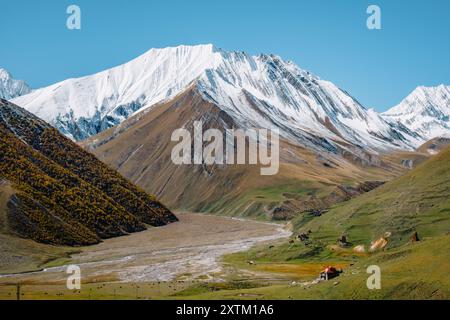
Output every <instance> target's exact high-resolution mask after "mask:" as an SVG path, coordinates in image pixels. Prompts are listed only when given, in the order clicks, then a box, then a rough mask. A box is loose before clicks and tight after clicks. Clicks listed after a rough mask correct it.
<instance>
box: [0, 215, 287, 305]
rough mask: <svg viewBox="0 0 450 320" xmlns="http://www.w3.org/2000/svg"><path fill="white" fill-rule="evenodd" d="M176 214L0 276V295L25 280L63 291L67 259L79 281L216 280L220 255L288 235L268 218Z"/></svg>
mask: <svg viewBox="0 0 450 320" xmlns="http://www.w3.org/2000/svg"><path fill="white" fill-rule="evenodd" d="M177 216H178V217H179V219H180V221H179V222H177V223H172V224H169V225H167V226H164V227H159V228H150V229H148V230H146V231H143V232H139V233H134V234H131V235H128V236H125V237H118V238H113V239H108V240H105V241H104V242H102V243H100V244H98V245H95V246H90V247H82V248H79V250H78V251H79V252H78V253H75V254H73V255H71V256H70V258H69V257H67V256H66V257H63V258H60V259H56V260H53V261H51V262H49V263H47V264H44V265H42V266H41V268H42V269H43V270H41V271H34V272H33V271H31V272H28V273H22V274H9V275H8V274H3V275H0V299H1V298H8V297H9V296H11V295H10V290H11V288H12V289H13V290H15V289H16V288H15V284H17V283H20V284H21V285H22V293H24V294H26V292H27V289H26V286H30V285H32V287H33V290H37V292H39V291H42V292H41V293H42V294H44V292H46V290H47V289H43V288H46V287H47V286H57V287H62V289H58V290H62V291H64V285H65V283H66V279H67V274H66V269H67V265H69V264H75V265H78V266H79V267H80V268H81V272H82V282H83V284H92V283H100V282H102V283H104V282H108V283H113V282H114V283H119V284H121V286H122V287H124V286H125V287H127V286H128V284H129V283H133V284H136V285H139V284H140V285H145V283H152V282H153V283H156V282H166V283H181V282H185V283H190V282H195V281H205V280H210V281H219V282H222V281H225V279H226V278H227V277H228V271H227V270H224V269H223V268H222V265H221V263H220V262H219V260H220V258H221V257H222V256H223V255H225V254H230V253H235V252H239V251H243V250H248V249H250V248H251V247H252V246H254V245H255V244H257V243H261V242H266V241H270V240H276V239H280V238H285V237H288V236H289V235H290V234H291V232H290V231H288V230H286V229H285V228H284V227H285V226H284V225H279V224H273V223H264V222H255V221H249V220H240V219H236V218H229V217H219V216H211V215H204V214H194V213H180V214H177ZM20 270H22V269H20ZM61 285H62V286H61ZM183 287H184V286H183ZM39 288H41V289H42V290H40V289H39ZM33 290H31V291H33ZM47 291H48V290H47ZM65 291H67V289H66V290H65ZM5 295H6V296H5ZM14 297H15V296H14Z"/></svg>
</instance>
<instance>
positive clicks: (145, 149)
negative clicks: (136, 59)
mask: <svg viewBox="0 0 450 320" xmlns="http://www.w3.org/2000/svg"><path fill="white" fill-rule="evenodd" d="M199 120H201V121H203V129H204V130H206V129H209V128H216V129H219V130H220V131H221V132H224V130H225V129H226V128H239V126H238V125H237V124H236V123H235V122H234V121H233V119H232V118H231V117H230V116H229V115H228V114H226V113H225V112H223V111H222V110H221V109H220V108H218V107H217V106H216V105H214V104H212V103H210V102H207V101H205V100H204V99H203V97H202V96H201V94H199V93H198V92H197V91H196V89H194V88H191V89H189V90H187V91H185V92H184V93H182V94H180V95H179V96H177V97H176V98H175V99H173V100H171V101H168V102H166V103H164V104H159V105H155V106H153V107H151V108H149V109H147V110H144V111H143V112H141V113H139V114H137V115H135V116H134V117H132V118H129V119H128V120H126V121H125V122H123V123H121V124H120V125H118V126H116V127H113V128H111V129H109V130H106V131H104V132H102V133H101V134H99V135H96V136H94V137H91V138H90V139H88V140H86V141H84V142H83V143H82V146H84V147H85V148H87V149H88V150H90V151H92V152H93V153H94V154H95V155H97V156H98V157H99V158H100V159H101V160H103V161H104V162H105V163H107V164H110V165H111V166H112V167H113V168H116V169H117V170H118V171H119V172H120V173H121V174H123V175H124V176H125V177H127V178H129V179H130V180H131V181H133V182H135V183H136V184H137V185H139V186H141V187H142V188H143V189H144V190H146V191H148V192H151V193H153V194H156V195H157V196H158V197H160V198H161V199H162V200H163V201H164V202H165V203H166V204H167V205H169V206H170V207H172V208H178V209H184V210H194V211H206V212H215V213H226V214H236V215H249V214H261V213H265V214H267V215H270V216H271V215H272V213H273V210H274V208H276V207H277V206H278V205H279V204H280V203H283V202H286V201H289V200H290V199H291V198H292V197H298V196H299V195H300V196H301V195H316V196H318V197H320V196H323V195H326V194H328V193H331V192H333V190H335V188H336V186H339V185H341V184H345V185H354V184H357V183H358V182H363V181H366V180H389V179H390V178H392V177H394V176H396V175H398V174H399V173H400V172H403V171H404V170H405V167H404V166H402V165H401V163H400V161H398V162H396V161H391V160H387V161H386V160H385V159H384V157H383V156H382V155H374V154H369V153H365V152H363V151H361V150H359V151H357V152H354V153H351V152H349V151H348V148H347V149H346V150H345V149H344V148H342V149H339V150H338V151H337V152H336V153H332V152H323V153H317V152H315V151H312V150H310V149H306V148H303V147H300V146H298V145H294V144H293V143H291V142H289V141H287V140H285V139H282V138H280V170H279V172H278V174H276V175H272V176H262V175H260V167H259V166H258V165H181V166H180V165H175V164H173V163H172V161H171V158H170V155H171V150H172V148H173V147H174V146H175V145H176V143H175V142H171V141H170V137H171V134H172V132H173V131H174V130H176V129H178V128H186V129H188V130H189V131H190V132H191V133H192V127H193V123H194V121H199ZM244 129H248V128H244ZM311 139H316V141H315V142H317V143H321V142H320V141H321V140H320V137H311Z"/></svg>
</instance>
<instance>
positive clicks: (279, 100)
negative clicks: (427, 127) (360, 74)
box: [14, 44, 424, 151]
mask: <svg viewBox="0 0 450 320" xmlns="http://www.w3.org/2000/svg"><path fill="white" fill-rule="evenodd" d="M192 85H195V86H197V88H198V90H199V91H200V92H201V93H202V94H203V95H204V97H205V98H206V99H208V100H209V101H210V102H213V103H215V104H216V105H218V106H219V107H220V108H221V109H222V110H223V111H225V112H227V113H228V114H229V115H230V116H232V117H233V118H234V119H235V121H236V122H237V123H239V124H240V125H241V126H244V127H248V126H253V127H264V128H268V129H270V128H273V127H280V128H281V129H282V130H281V134H283V135H284V136H285V137H286V138H288V139H290V140H291V141H292V142H294V143H302V140H303V141H305V139H306V140H307V139H308V137H307V136H308V135H311V134H312V135H315V136H321V137H323V138H324V139H325V140H328V142H329V143H331V144H333V143H334V141H339V142H340V143H343V144H348V143H350V144H353V145H357V146H359V147H362V148H366V149H371V150H373V151H377V150H385V149H391V148H394V149H396V148H397V149H410V150H412V149H414V147H415V146H418V145H420V144H422V143H423V142H424V141H422V139H420V137H419V136H417V135H416V134H415V133H414V132H412V131H410V130H408V129H407V128H406V127H405V126H403V125H401V124H399V123H396V122H395V123H390V122H387V121H385V120H384V119H383V118H382V117H381V116H380V115H379V114H378V113H376V112H374V111H371V110H366V109H365V108H364V107H363V106H362V105H360V104H359V102H358V101H357V100H356V99H355V98H353V97H352V96H350V95H349V94H348V93H346V92H345V91H343V90H341V89H339V88H338V87H336V86H335V85H334V84H332V83H331V82H329V81H325V80H321V79H320V78H318V77H317V76H315V75H313V74H312V73H310V72H309V71H305V70H302V69H300V68H299V67H297V66H296V65H295V64H294V63H292V62H285V61H283V60H282V59H281V58H280V57H279V56H276V55H268V54H260V55H254V56H250V55H248V54H247V53H245V52H238V51H233V52H227V51H224V50H222V49H218V48H216V47H214V46H213V45H211V44H208V45H198V46H178V47H169V48H163V49H151V50H149V51H147V52H146V53H144V54H142V55H141V56H139V57H137V58H135V59H133V60H131V61H130V62H128V63H125V64H123V65H120V66H117V67H114V68H111V69H108V70H105V71H102V72H100V73H97V74H94V75H91V76H85V77H82V78H77V79H67V80H65V81H62V82H59V83H56V84H54V85H52V86H49V87H47V88H42V89H38V90H35V91H34V92H32V93H31V94H28V95H25V96H22V97H19V98H16V99H14V102H15V103H17V104H19V105H21V106H23V107H25V108H26V109H28V110H29V111H31V112H33V113H35V114H36V115H38V116H40V117H42V118H44V119H45V120H47V121H49V122H50V123H51V124H52V125H54V126H56V127H57V128H58V129H59V130H60V131H61V132H62V133H64V134H65V135H67V136H69V137H71V138H72V139H74V140H82V139H85V138H87V137H89V136H91V135H95V134H97V133H99V132H102V131H104V130H105V129H107V128H109V127H112V126H114V125H117V124H119V123H121V122H122V121H124V120H125V119H127V118H129V117H130V116H132V115H133V114H136V113H137V112H139V111H143V110H144V109H147V108H149V109H151V108H153V107H154V106H155V105H156V104H158V103H164V102H166V101H168V100H170V99H173V98H174V97H175V96H176V95H178V94H180V93H182V92H183V91H185V90H187V89H188V88H189V87H190V86H192ZM309 147H315V146H314V145H312V146H311V145H309Z"/></svg>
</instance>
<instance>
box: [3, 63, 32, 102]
mask: <svg viewBox="0 0 450 320" xmlns="http://www.w3.org/2000/svg"><path fill="white" fill-rule="evenodd" d="M30 92H31V88H30V87H29V86H28V85H27V84H26V83H25V81H23V80H15V79H14V78H13V77H12V75H11V74H10V73H9V72H8V71H7V70H5V69H3V68H0V98H2V99H5V100H10V99H13V98H16V97H19V96H21V95H24V94H27V93H30Z"/></svg>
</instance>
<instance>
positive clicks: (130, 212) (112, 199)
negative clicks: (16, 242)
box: [0, 100, 177, 246]
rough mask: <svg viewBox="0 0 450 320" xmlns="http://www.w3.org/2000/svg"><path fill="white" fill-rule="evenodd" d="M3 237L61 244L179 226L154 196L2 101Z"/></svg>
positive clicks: (0, 178) (0, 218)
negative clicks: (166, 226) (147, 229)
mask: <svg viewBox="0 0 450 320" xmlns="http://www.w3.org/2000/svg"><path fill="white" fill-rule="evenodd" d="M0 193H1V194H2V197H1V199H2V202H3V203H0V211H3V212H0V233H4V234H13V235H17V236H20V237H22V238H30V239H33V240H35V241H38V242H42V243H49V244H61V245H72V246H75V245H89V244H95V243H98V242H99V241H100V239H104V238H110V237H116V236H121V235H125V234H127V233H131V232H137V231H142V230H145V229H146V224H148V225H151V226H162V225H165V224H167V223H170V222H174V221H177V218H176V217H175V215H173V214H172V213H171V212H170V211H169V210H168V209H167V208H166V207H165V206H164V205H162V204H161V203H160V202H158V201H157V200H156V199H155V198H154V197H153V196H151V195H148V194H147V193H145V192H144V191H143V190H141V189H140V188H138V187H136V186H135V185H133V184H132V183H131V182H129V181H128V180H126V179H125V178H123V177H122V176H121V175H120V174H119V173H117V172H116V171H114V170H113V169H111V168H109V167H108V166H106V165H105V164H103V163H102V162H101V161H99V160H98V159H97V158H96V157H95V156H93V155H92V154H90V153H88V152H86V151H84V150H83V149H81V148H80V147H79V146H78V145H76V144H75V143H74V142H72V141H71V140H69V139H67V138H66V137H64V136H63V135H61V134H60V133H59V132H58V131H57V130H56V129H54V128H53V127H51V126H50V125H49V124H47V123H46V122H44V121H42V120H40V119H39V118H37V117H36V116H34V115H32V114H31V113H29V112H27V111H25V110H24V109H22V108H20V107H18V106H16V105H13V104H11V103H10V102H8V101H6V100H0Z"/></svg>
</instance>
